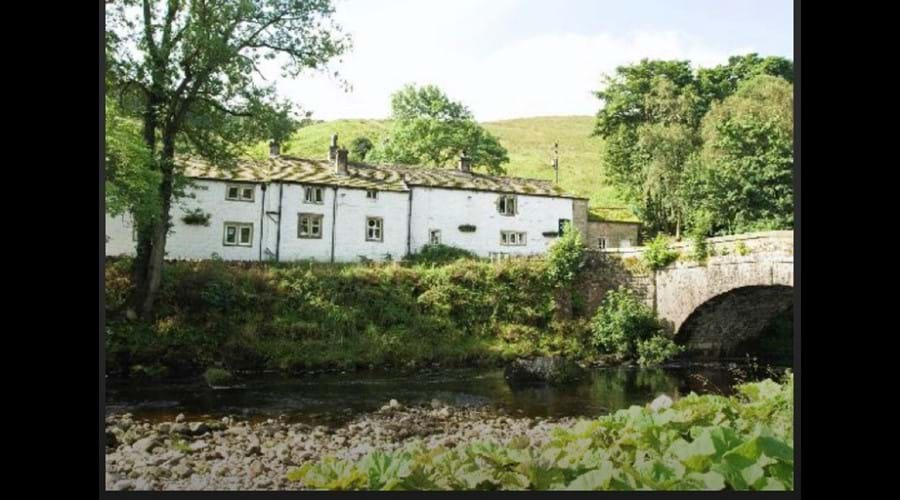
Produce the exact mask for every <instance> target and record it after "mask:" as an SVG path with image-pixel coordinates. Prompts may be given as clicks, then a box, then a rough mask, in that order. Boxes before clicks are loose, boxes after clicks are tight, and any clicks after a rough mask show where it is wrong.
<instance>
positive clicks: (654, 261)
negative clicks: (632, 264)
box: [641, 234, 678, 271]
mask: <svg viewBox="0 0 900 500" xmlns="http://www.w3.org/2000/svg"><path fill="white" fill-rule="evenodd" d="M641 260H643V262H644V265H646V266H647V267H648V268H649V269H650V270H652V271H658V270H660V269H663V268H665V267H666V266H668V265H669V264H671V263H673V262H675V261H676V260H678V252H676V251H675V250H672V249H671V248H669V238H668V237H667V236H665V235H663V234H657V235H656V237H654V238H653V239H652V240H650V241H649V242H647V245H646V246H645V248H644V254H643V255H642V256H641Z"/></svg>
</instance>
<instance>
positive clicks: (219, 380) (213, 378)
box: [203, 367, 234, 386]
mask: <svg viewBox="0 0 900 500" xmlns="http://www.w3.org/2000/svg"><path fill="white" fill-rule="evenodd" d="M203 378H204V379H206V383H207V384H209V385H210V386H226V385H228V384H231V383H232V382H234V375H232V374H231V372H230V371H228V370H225V369H222V368H215V367H213V368H207V370H206V371H205V372H203Z"/></svg>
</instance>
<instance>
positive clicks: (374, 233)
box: [366, 217, 383, 241]
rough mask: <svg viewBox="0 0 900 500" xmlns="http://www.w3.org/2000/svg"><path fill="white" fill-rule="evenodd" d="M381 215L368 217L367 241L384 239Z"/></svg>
mask: <svg viewBox="0 0 900 500" xmlns="http://www.w3.org/2000/svg"><path fill="white" fill-rule="evenodd" d="M382 228H383V221H382V220H381V217H366V241H383V234H382Z"/></svg>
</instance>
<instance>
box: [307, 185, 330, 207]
mask: <svg viewBox="0 0 900 500" xmlns="http://www.w3.org/2000/svg"><path fill="white" fill-rule="evenodd" d="M303 201H304V202H305V203H316V204H319V205H321V204H322V203H324V202H325V189H324V188H320V187H308V188H306V189H305V190H304V198H303Z"/></svg>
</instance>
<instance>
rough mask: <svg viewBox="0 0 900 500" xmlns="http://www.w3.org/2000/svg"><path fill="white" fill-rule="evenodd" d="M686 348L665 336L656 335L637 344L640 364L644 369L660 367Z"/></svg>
mask: <svg viewBox="0 0 900 500" xmlns="http://www.w3.org/2000/svg"><path fill="white" fill-rule="evenodd" d="M683 350H684V346H680V345H678V344H676V343H675V342H674V341H673V340H672V339H670V338H669V337H666V336H664V335H654V336H653V337H650V338H649V339H646V340H639V341H638V342H637V355H638V364H639V365H641V366H643V367H648V366H656V365H660V364H662V363H664V362H666V361H668V360H670V359H672V358H674V357H675V356H676V355H678V354H679V353H681V352H682V351H683Z"/></svg>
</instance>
